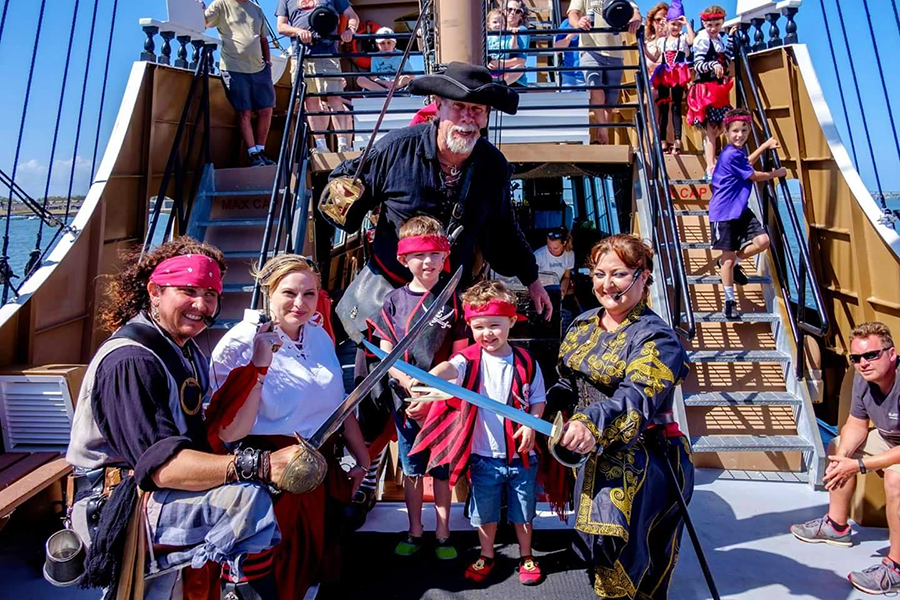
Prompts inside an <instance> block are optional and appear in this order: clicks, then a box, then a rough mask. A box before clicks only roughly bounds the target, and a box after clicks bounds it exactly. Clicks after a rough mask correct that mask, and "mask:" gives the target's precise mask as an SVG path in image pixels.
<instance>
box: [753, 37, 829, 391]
mask: <svg viewBox="0 0 900 600" xmlns="http://www.w3.org/2000/svg"><path fill="white" fill-rule="evenodd" d="M736 42H737V44H736V47H737V52H738V55H739V59H740V63H739V64H740V66H741V69H742V71H743V73H742V75H744V76H743V77H741V76H738V77H736V78H735V79H736V83H737V86H738V90H739V91H740V93H741V94H742V96H743V97H744V98H745V99H746V100H747V101H748V105H749V100H750V98H752V99H753V104H754V108H753V112H754V113H755V115H756V118H757V120H758V121H759V123H760V127H761V128H762V132H763V134H764V136H765V139H768V138H770V137H772V131H771V129H770V128H769V121H768V119H767V117H766V111H765V109H764V108H763V103H762V99H761V96H760V94H759V87H758V86H757V84H756V81H755V79H754V75H753V70H752V69H751V67H750V58H749V55H748V51H747V47H746V46H745V45H744V44H741V43H740V39H739V38H738V40H736ZM747 88H749V92H750V93H749V94H748V93H747V91H748V90H747ZM750 131H751V133H752V135H753V142H754V144H755V145H756V146H757V147H759V145H760V143H762V142H763V141H764V140H761V139H760V138H759V135H758V133H757V131H756V128H755V127H751V128H750ZM763 157H764V160H765V161H766V162H767V163H769V164H771V165H772V166H774V168H776V169H779V168H781V161H780V160H779V158H778V153H777V152H776V151H775V150H772V149H770V150H767V151H766V152H765V154H764V155H763ZM756 189H757V193H758V195H759V197H760V199H761V203H762V209H763V221H764V222H768V221H770V219H768V213H769V211H771V213H772V217H773V218H772V219H771V221H772V222H773V223H774V225H775V229H776V231H774V232H773V233H774V234H775V235H773V236H770V238H771V242H770V243H771V247H772V252H771V255H772V258H773V263H774V264H775V273H776V275H777V277H778V286H779V288H780V289H781V294H782V297H783V298H784V306H785V310H786V311H787V314H788V324H789V326H790V329H791V335H792V337H793V340H794V344H795V346H796V348H797V359H796V360H795V361H794V367H795V372H796V375H797V378H798V379H802V378H803V371H804V363H805V354H806V353H805V352H804V349H803V340H804V338H805V336H806V335H807V334H810V335H814V336H817V337H823V336H825V335H827V333H828V328H829V320H828V314H827V313H826V311H825V302H824V301H823V299H822V292H821V291H820V289H819V282H818V280H817V278H816V272H815V270H814V269H813V266H812V260H811V259H810V255H809V248H808V247H807V245H806V232H805V231H804V229H803V226H802V225H801V224H800V219H799V218H798V217H797V210H796V208H795V207H794V203H793V202H792V201H791V193H790V190H789V189H788V186H787V180H786V178H779V179H777V180H775V179H773V180H771V181H767V182H758V183H757V184H756ZM802 193H803V190H802V188H801V199H802ZM779 200H780V201H781V202H782V203H783V204H784V206H785V209H786V211H787V214H788V222H787V224H785V222H784V219H783V218H782V216H781V212H780V211H779V210H778V202H779ZM789 233H790V234H792V235H793V237H794V239H795V240H796V241H797V246H798V247H799V249H800V261H799V264H797V261H796V258H795V256H794V253H793V251H792V249H791V246H790V238H789V235H788V234H789ZM788 278H790V281H791V282H793V284H794V286H795V289H796V291H797V306H796V308H795V307H793V306H792V305H791V296H790V286H789V285H788V281H789V279H788ZM807 284H808V285H809V287H810V290H811V291H812V296H813V300H814V302H815V305H816V306H815V309H814V311H813V312H814V314H815V315H816V317H817V319H818V322H815V323H814V322H812V321H810V320H807V319H806V313H807V310H808V309H807V307H806V286H807Z"/></svg>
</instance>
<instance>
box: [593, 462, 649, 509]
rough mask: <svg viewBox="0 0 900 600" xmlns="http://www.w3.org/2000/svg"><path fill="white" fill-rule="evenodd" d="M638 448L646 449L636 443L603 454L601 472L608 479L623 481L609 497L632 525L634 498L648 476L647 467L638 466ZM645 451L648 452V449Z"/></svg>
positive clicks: (610, 491)
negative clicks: (613, 452)
mask: <svg viewBox="0 0 900 600" xmlns="http://www.w3.org/2000/svg"><path fill="white" fill-rule="evenodd" d="M638 449H640V450H644V448H643V447H642V446H641V445H636V446H633V447H631V448H628V449H627V450H625V451H623V452H617V453H615V454H611V455H608V456H603V457H602V458H601V462H600V473H601V474H602V475H603V476H604V477H606V479H607V481H615V480H617V479H620V480H621V481H622V487H614V488H611V489H610V490H609V499H610V501H611V502H612V503H613V506H615V507H616V508H618V509H619V510H620V511H621V512H622V515H623V516H624V517H625V522H626V523H628V524H629V525H631V512H632V509H633V507H634V498H635V496H637V493H638V492H639V491H640V489H641V487H642V486H643V485H644V481H645V480H646V478H647V469H646V468H641V467H639V466H637V461H636V460H635V454H636V452H637V450H638ZM644 452H645V453H646V450H644ZM645 460H649V457H646V458H645Z"/></svg>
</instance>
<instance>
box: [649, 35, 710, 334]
mask: <svg viewBox="0 0 900 600" xmlns="http://www.w3.org/2000/svg"><path fill="white" fill-rule="evenodd" d="M637 40H638V47H639V48H642V47H643V46H644V29H643V27H642V28H641V29H639V30H638V32H637ZM638 60H639V63H640V67H641V68H640V69H638V71H637V77H635V81H636V82H637V89H638V112H637V114H636V115H635V122H636V123H637V124H638V126H637V131H638V148H640V150H641V153H642V155H643V157H644V159H645V160H646V161H647V162H648V163H649V175H647V179H648V181H647V184H648V185H647V186H646V188H647V190H648V193H649V195H650V200H651V210H652V213H651V222H652V223H653V244H654V246H655V250H656V255H657V256H658V257H659V261H660V263H659V264H660V266H661V267H662V269H663V275H664V279H665V281H661V282H659V284H660V285H663V286H664V287H665V293H664V294H663V295H662V296H663V298H664V299H665V301H666V305H667V308H668V310H669V319H670V324H671V326H672V328H673V329H674V330H675V331H676V332H678V333H679V334H681V335H682V336H683V337H685V338H686V339H689V340H690V339H693V338H694V334H695V331H696V325H695V322H694V308H693V306H692V305H691V294H690V289H691V288H690V286H689V285H688V281H687V270H686V269H685V266H684V254H683V252H682V247H681V239H680V238H679V236H678V228H677V227H676V223H675V210H674V208H673V206H672V201H671V194H670V193H669V176H668V174H667V173H666V160H665V157H664V156H663V153H662V146H661V144H660V141H661V140H662V139H663V137H662V134H661V132H660V131H659V123H658V122H657V120H656V119H655V118H653V111H652V110H651V108H650V107H651V106H652V103H653V100H652V96H651V95H650V76H649V72H648V70H647V62H646V57H645V56H644V53H643V52H638ZM646 170H647V169H646V166H645V171H646ZM682 319H683V320H682Z"/></svg>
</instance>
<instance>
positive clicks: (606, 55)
mask: <svg viewBox="0 0 900 600" xmlns="http://www.w3.org/2000/svg"><path fill="white" fill-rule="evenodd" d="M606 2H607V0H572V2H571V3H570V4H569V12H568V16H569V23H570V24H571V25H572V27H576V28H578V29H584V30H589V29H591V28H595V27H596V28H600V27H609V24H608V23H607V22H606V20H605V19H604V18H603V9H604V7H605V5H606ZM632 7H633V8H634V15H633V16H632V18H631V22H630V23H629V24H628V31H630V32H631V33H634V32H636V31H637V30H638V29H639V28H640V26H641V11H640V10H639V9H638V7H637V4H634V3H632ZM579 44H580V46H581V47H582V48H585V50H584V51H583V52H582V53H581V56H580V57H579V60H580V64H581V66H582V67H584V79H585V81H586V82H587V84H588V85H589V86H594V87H596V88H598V89H591V90H590V101H591V104H592V105H598V104H607V105H610V106H612V105H615V104H618V103H619V91H620V88H621V85H622V69H621V68H620V67H622V65H623V64H624V58H623V57H624V52H623V51H621V50H607V49H604V48H603V47H605V46H619V45H621V44H622V36H621V35H620V34H618V33H583V34H582V35H581V39H580V41H579ZM588 112H589V114H590V116H591V123H594V124H597V125H601V127H593V128H591V143H598V144H608V143H609V130H608V128H607V127H602V125H604V124H606V123H609V122H610V120H611V118H612V108H599V109H591V110H590V111H588Z"/></svg>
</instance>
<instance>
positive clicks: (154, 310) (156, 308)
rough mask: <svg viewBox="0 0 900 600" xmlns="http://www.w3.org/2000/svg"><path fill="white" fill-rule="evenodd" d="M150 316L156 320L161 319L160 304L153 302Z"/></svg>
mask: <svg viewBox="0 0 900 600" xmlns="http://www.w3.org/2000/svg"><path fill="white" fill-rule="evenodd" d="M150 318H151V319H153V320H154V321H159V306H158V305H157V304H153V305H152V306H151V307H150Z"/></svg>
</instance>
